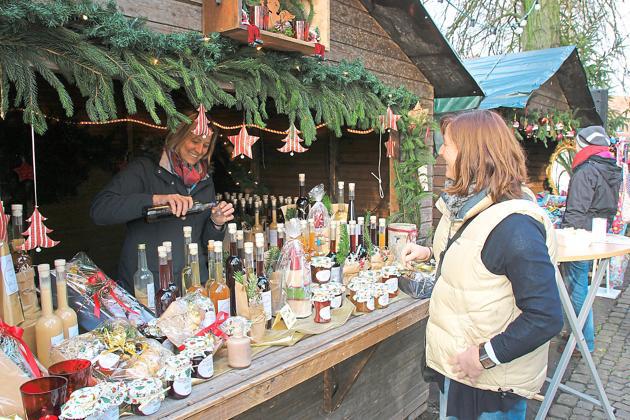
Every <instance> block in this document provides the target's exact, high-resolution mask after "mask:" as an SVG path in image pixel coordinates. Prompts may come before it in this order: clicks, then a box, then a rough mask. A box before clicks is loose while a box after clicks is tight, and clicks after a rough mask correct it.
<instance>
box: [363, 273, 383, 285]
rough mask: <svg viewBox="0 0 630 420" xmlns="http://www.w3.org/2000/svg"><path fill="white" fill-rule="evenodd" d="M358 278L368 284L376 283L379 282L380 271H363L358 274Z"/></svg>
mask: <svg viewBox="0 0 630 420" xmlns="http://www.w3.org/2000/svg"><path fill="white" fill-rule="evenodd" d="M359 277H360V278H362V279H365V280H367V281H368V282H369V283H377V282H379V281H380V280H381V270H364V271H360V272H359Z"/></svg>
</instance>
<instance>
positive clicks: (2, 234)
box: [0, 201, 11, 242]
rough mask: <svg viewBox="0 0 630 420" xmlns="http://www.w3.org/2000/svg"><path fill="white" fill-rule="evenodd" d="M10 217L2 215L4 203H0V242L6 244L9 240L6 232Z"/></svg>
mask: <svg viewBox="0 0 630 420" xmlns="http://www.w3.org/2000/svg"><path fill="white" fill-rule="evenodd" d="M10 217H11V216H9V215H8V214H4V203H3V202H2V201H0V242H6V241H7V240H8V239H9V235H8V233H7V231H8V226H9V218H10Z"/></svg>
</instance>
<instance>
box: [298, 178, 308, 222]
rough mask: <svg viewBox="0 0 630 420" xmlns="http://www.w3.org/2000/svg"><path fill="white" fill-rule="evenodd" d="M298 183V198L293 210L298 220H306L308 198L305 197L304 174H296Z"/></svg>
mask: <svg viewBox="0 0 630 420" xmlns="http://www.w3.org/2000/svg"><path fill="white" fill-rule="evenodd" d="M298 181H299V183H300V196H299V197H298V199H297V201H296V202H295V208H296V209H297V217H298V219H300V220H306V219H307V218H308V207H309V205H308V198H307V197H306V190H305V188H306V187H305V181H306V174H298Z"/></svg>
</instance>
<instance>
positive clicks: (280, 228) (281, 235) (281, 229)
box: [278, 223, 284, 249]
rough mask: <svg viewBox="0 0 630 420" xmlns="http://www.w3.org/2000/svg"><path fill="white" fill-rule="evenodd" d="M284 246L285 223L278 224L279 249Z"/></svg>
mask: <svg viewBox="0 0 630 420" xmlns="http://www.w3.org/2000/svg"><path fill="white" fill-rule="evenodd" d="M283 246H284V223H278V248H280V249H282V247H283Z"/></svg>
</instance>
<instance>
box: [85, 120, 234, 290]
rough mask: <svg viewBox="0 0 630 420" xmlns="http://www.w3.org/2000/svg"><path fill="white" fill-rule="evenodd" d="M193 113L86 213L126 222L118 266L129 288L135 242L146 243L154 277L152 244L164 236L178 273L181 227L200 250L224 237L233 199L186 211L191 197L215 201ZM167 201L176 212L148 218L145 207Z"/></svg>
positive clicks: (100, 221) (104, 221)
mask: <svg viewBox="0 0 630 420" xmlns="http://www.w3.org/2000/svg"><path fill="white" fill-rule="evenodd" d="M197 116H198V114H197V113H194V114H192V115H189V118H190V119H191V120H192V121H193V123H192V124H187V123H181V124H180V125H179V127H178V128H177V129H176V130H175V131H174V132H170V133H169V134H168V136H167V137H166V141H165V146H164V148H163V149H162V150H160V151H159V152H158V153H156V154H155V155H147V156H142V157H139V158H137V159H135V160H133V161H132V162H131V163H129V165H128V166H127V167H126V168H125V169H123V170H122V171H121V172H119V173H118V174H116V175H115V176H114V178H113V179H112V180H111V181H110V183H109V184H108V185H107V186H106V187H105V188H104V189H103V190H102V191H101V192H99V193H98V194H97V195H96V197H95V198H94V200H93V201H92V208H91V210H90V216H91V218H92V220H93V221H94V223H95V224H97V225H114V224H119V223H125V224H126V225H127V235H126V237H125V241H124V244H123V248H122V251H121V256H120V262H119V266H118V278H117V279H116V280H117V281H118V283H119V284H120V285H121V286H122V287H124V288H125V289H127V290H128V291H130V292H132V291H133V274H134V272H135V271H136V269H137V261H138V260H137V248H138V244H140V243H144V244H146V250H147V262H148V266H149V269H150V270H151V272H152V273H153V277H154V278H155V279H157V278H159V275H158V266H159V264H158V255H157V247H158V246H159V245H161V244H162V242H163V241H171V242H172V243H173V246H172V250H173V251H172V252H173V271H174V274H175V279H178V278H180V275H181V271H182V269H183V268H184V266H185V265H186V261H184V235H183V227H184V226H191V227H192V242H196V243H200V244H201V245H200V246H199V249H202V250H205V249H206V244H207V243H208V240H223V236H224V234H225V224H226V223H227V222H228V221H230V220H232V219H233V218H234V216H233V213H234V208H233V207H232V204H228V203H225V202H223V201H222V202H220V203H218V205H217V206H216V207H214V208H212V209H211V210H205V211H202V212H200V213H195V214H189V215H187V212H188V210H189V209H190V208H191V207H192V206H193V203H194V202H199V203H210V202H214V201H215V190H214V182H213V180H212V175H211V174H210V173H209V171H208V167H209V163H210V159H211V156H210V143H211V138H210V137H209V136H208V137H206V136H201V135H196V134H195V133H194V129H195V126H196V124H195V120H196V118H197ZM159 205H166V206H169V207H170V209H171V211H172V213H173V214H174V215H175V216H176V217H172V218H168V219H163V220H161V221H159V222H156V223H147V222H146V221H145V219H144V217H143V216H144V213H143V212H144V210H145V209H146V208H148V207H152V206H159ZM199 260H200V261H199V266H200V270H201V271H202V272H201V278H202V279H207V278H208V273H207V272H206V271H207V263H206V261H207V255H206V253H205V252H202V253H201V254H200V255H199Z"/></svg>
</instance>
